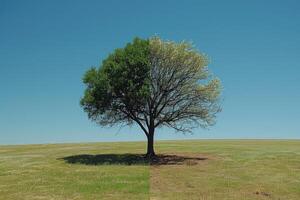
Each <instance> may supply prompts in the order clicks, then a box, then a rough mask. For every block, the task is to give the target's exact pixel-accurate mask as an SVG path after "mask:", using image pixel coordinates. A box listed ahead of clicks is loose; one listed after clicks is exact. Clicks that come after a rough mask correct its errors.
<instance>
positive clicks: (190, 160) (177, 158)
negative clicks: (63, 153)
mask: <svg viewBox="0 0 300 200" xmlns="http://www.w3.org/2000/svg"><path fill="white" fill-rule="evenodd" d="M59 159H60V160H64V161H65V162H66V163H69V164H84V165H196V164H198V163H199V161H203V160H207V159H208V158H205V157H188V156H181V155H165V154H159V155H157V156H156V157H154V158H152V159H149V158H146V157H145V155H144V154H97V155H91V154H81V155H72V156H67V157H63V158H59Z"/></svg>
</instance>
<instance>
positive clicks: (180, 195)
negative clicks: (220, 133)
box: [0, 140, 300, 200]
mask: <svg viewBox="0 0 300 200" xmlns="http://www.w3.org/2000/svg"><path fill="white" fill-rule="evenodd" d="M155 148H156V151H157V153H158V154H159V157H158V159H157V160H155V161H153V162H151V164H149V163H148V162H147V161H145V160H144V159H143V153H144V151H145V143H143V142H120V143H86V144H53V145H52V144H51V145H19V146H0V199H1V200H2V199H3V200H10V199H17V200H18V199H24V200H27V199H28V200H34V199H55V200H56V199H57V200H60V199H78V200H79V199H84V200H86V199H205V200H208V199H211V200H219V199H220V200H221V199H222V200H223V199H249V200H250V199H251V200H252V199H274V200H279V199H281V200H298V199H300V141H299V140H285V141H284V140H282V141H280V140H198V141H196V140H194V141H164V142H156V144H155Z"/></svg>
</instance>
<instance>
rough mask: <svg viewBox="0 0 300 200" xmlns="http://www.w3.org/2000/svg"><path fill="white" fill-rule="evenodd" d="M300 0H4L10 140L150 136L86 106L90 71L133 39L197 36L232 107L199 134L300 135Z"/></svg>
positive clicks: (2, 125) (2, 42) (1, 118)
mask: <svg viewBox="0 0 300 200" xmlns="http://www.w3.org/2000/svg"><path fill="white" fill-rule="evenodd" d="M299 10H300V1H299V0H294V1H292V0H285V1H281V0H280V1H276V0H270V1H261V0H256V1H253V0H252V1H240V0H237V1H230V0H228V1H223V0H220V1H214V0H206V1H203V0H195V1H187V0H185V1H174V0H173V1H171V0H169V1H167V0H165V1H162V0H156V1H148V0H147V1H146V0H136V1H133V0H127V1H123V0H119V1H116V0H107V1H92V0H89V1H83V0H81V1H75V0H69V1H63V0H51V1H39V0H36V1H31V0H27V1H21V0H20V1H15V0H0V92H1V93H0V144H20V143H55V142H83V141H91V142H95V141H121V140H144V139H145V137H144V135H143V133H142V131H141V130H139V129H138V128H135V127H133V128H123V129H121V130H119V129H118V128H101V127H99V126H96V125H95V124H93V122H91V121H89V120H88V119H87V115H86V114H85V113H84V112H83V111H82V108H81V107H80V105H79V100H80V97H81V96H82V94H83V90H84V85H83V84H82V82H81V78H82V75H83V74H84V72H85V71H86V70H87V69H89V68H90V67H91V66H92V65H94V66H99V64H100V63H101V60H102V59H104V58H105V57H106V56H107V55H108V54H109V53H110V52H112V51H113V50H114V49H115V48H117V47H122V46H124V45H125V44H126V43H127V42H129V41H131V40H132V39H133V37H135V36H139V37H143V38H146V37H149V36H153V35H158V36H160V37H161V38H163V39H169V40H175V41H180V40H188V41H192V42H193V43H194V44H195V45H196V46H197V48H198V49H200V50H201V51H202V52H204V53H206V54H208V55H209V56H210V58H211V60H212V62H211V64H210V66H209V67H210V69H211V71H212V72H213V73H214V74H215V75H216V76H218V77H219V78H220V79H221V81H222V84H223V87H224V90H223V95H222V99H223V100H222V107H223V111H222V113H220V114H219V115H218V119H217V124H216V125H215V126H214V127H211V128H210V129H209V130H202V129H196V130H194V134H193V135H182V134H180V133H175V132H174V131H173V130H169V129H160V130H158V131H157V135H156V139H191V138H300V105H299V103H300V82H299V80H300V37H299V36H300V12H299Z"/></svg>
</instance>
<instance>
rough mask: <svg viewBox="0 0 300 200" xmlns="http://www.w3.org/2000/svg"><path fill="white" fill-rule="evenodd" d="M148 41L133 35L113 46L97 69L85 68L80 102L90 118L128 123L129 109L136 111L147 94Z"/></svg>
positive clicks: (148, 68) (108, 122) (103, 121)
mask: <svg viewBox="0 0 300 200" xmlns="http://www.w3.org/2000/svg"><path fill="white" fill-rule="evenodd" d="M148 57H149V41H148V40H143V39H139V38H135V39H134V41H133V42H132V43H129V44H127V45H126V47H125V48H123V49H116V50H115V52H114V53H112V54H111V55H109V56H108V58H107V59H105V60H104V61H103V63H102V66H101V67H100V68H99V69H95V68H92V69H90V70H89V71H87V72H86V74H85V76H84V78H83V82H84V83H85V84H86V86H87V89H86V90H85V94H84V97H83V98H82V99H81V105H82V106H83V107H84V110H85V111H86V112H87V113H88V114H89V117H90V118H91V119H92V120H95V121H97V122H99V123H100V124H103V125H109V124H114V123H119V122H121V123H122V122H127V123H131V122H132V119H131V118H128V117H127V115H128V113H127V112H128V110H130V111H131V112H139V111H140V108H142V107H144V105H145V103H146V99H147V97H148V96H149V81H150V79H149V75H150V74H149V70H150V63H149V58H148Z"/></svg>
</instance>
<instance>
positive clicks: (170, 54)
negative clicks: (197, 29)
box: [81, 37, 221, 158]
mask: <svg viewBox="0 0 300 200" xmlns="http://www.w3.org/2000/svg"><path fill="white" fill-rule="evenodd" d="M207 65H208V58H207V56H205V55H204V54H202V53H200V52H199V51H197V50H196V49H195V48H194V47H193V46H192V45H191V44H190V43H187V42H181V43H175V42H171V41H163V40H161V39H160V38H158V37H153V38H150V39H140V38H135V39H134V40H133V42H132V43H128V44H127V45H126V46H125V47H124V48H120V49H116V50H115V51H114V52H113V53H112V54H110V55H109V56H108V57H107V58H106V59H105V60H104V61H103V62H102V66H100V67H99V68H98V69H97V68H92V69H90V70H88V71H87V72H86V74H85V75H84V78H83V82H84V83H85V84H86V90H85V93H84V96H83V98H82V99H81V105H82V106H83V108H84V110H85V111H86V112H87V113H88V117H89V118H90V119H91V120H93V121H95V122H96V123H99V124H100V125H104V126H106V125H110V126H113V125H116V124H123V125H124V124H125V125H131V124H133V123H136V124H137V125H138V126H139V127H141V129H142V130H143V132H144V133H145V135H146V136H147V139H148V145H147V154H146V156H147V157H149V158H151V157H153V156H155V152H154V148H153V142H154V133H155V129H156V128H159V127H162V126H167V127H170V128H174V129H175V130H177V131H180V132H190V131H191V130H192V129H193V128H195V127H199V126H200V127H203V128H205V127H208V126H211V125H213V124H214V123H215V117H216V113H218V112H219V111H220V106H219V101H218V100H219V96H220V88H221V84H220V81H219V80H218V79H217V78H216V77H214V76H212V75H211V74H210V73H209V71H208V68H207Z"/></svg>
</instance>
